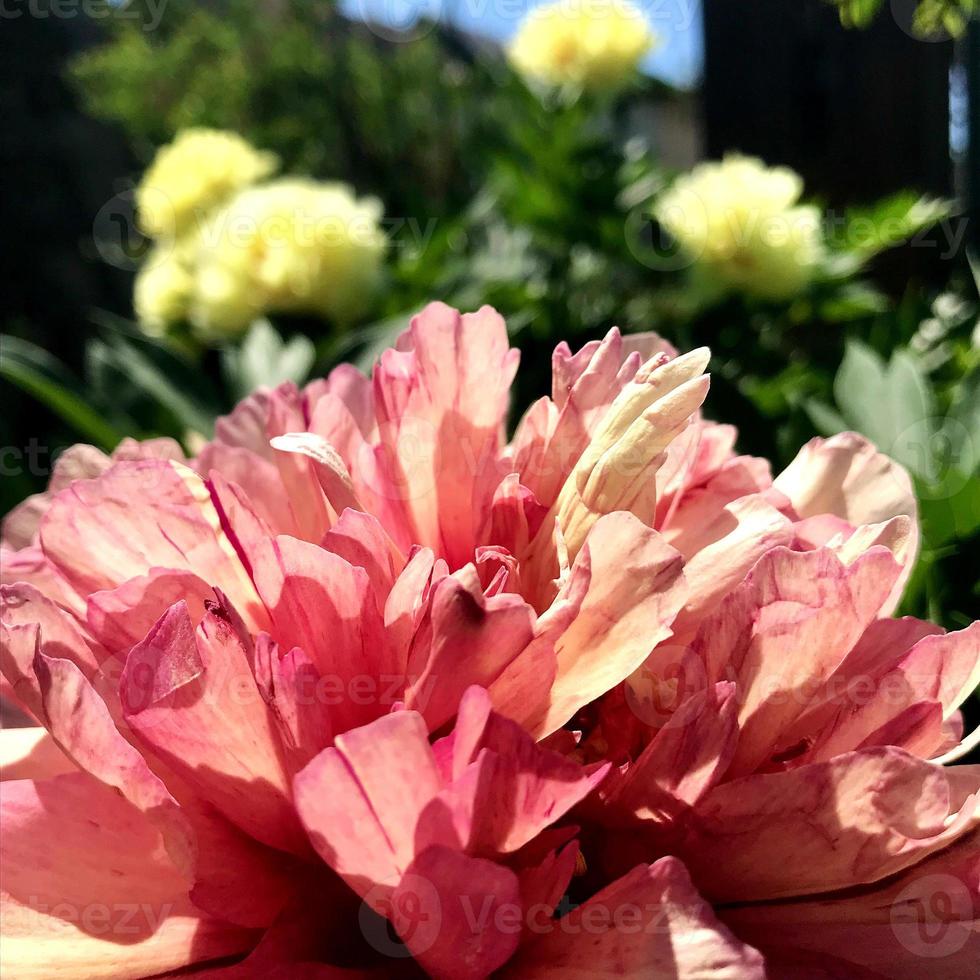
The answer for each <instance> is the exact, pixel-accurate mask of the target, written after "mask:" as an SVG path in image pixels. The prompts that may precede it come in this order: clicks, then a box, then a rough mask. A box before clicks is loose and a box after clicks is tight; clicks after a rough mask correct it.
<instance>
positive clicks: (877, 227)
mask: <svg viewBox="0 0 980 980" xmlns="http://www.w3.org/2000/svg"><path fill="white" fill-rule="evenodd" d="M952 211H953V202H951V201H947V200H943V199H941V198H935V197H927V196H920V195H919V194H916V193H914V192H913V191H899V192H898V193H897V194H893V195H891V196H890V197H886V198H884V199H883V200H881V201H877V202H876V203H875V204H872V205H871V206H870V207H866V208H852V209H850V210H848V211H847V213H846V214H845V215H844V221H843V223H842V224H841V226H840V227H832V228H830V230H829V232H828V243H829V244H830V247H831V248H832V249H835V250H837V251H838V252H842V253H845V254H846V255H849V256H851V258H852V259H853V260H857V261H860V262H867V261H868V259H870V258H872V257H873V256H875V255H878V254H879V253H881V252H884V251H887V250H888V249H890V248H894V247H895V246H896V245H900V244H901V243H902V242H904V241H907V240H908V239H910V238H912V237H914V236H915V235H917V234H918V233H919V232H920V231H923V230H925V229H926V228H930V227H932V226H933V225H935V224H937V223H938V222H940V221H942V220H943V219H945V218H948V217H949V216H950V214H952Z"/></svg>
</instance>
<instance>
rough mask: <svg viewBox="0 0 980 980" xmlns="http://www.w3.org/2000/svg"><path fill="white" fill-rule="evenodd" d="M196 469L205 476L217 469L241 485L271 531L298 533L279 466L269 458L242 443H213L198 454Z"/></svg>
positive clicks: (209, 475) (224, 477)
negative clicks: (237, 444)
mask: <svg viewBox="0 0 980 980" xmlns="http://www.w3.org/2000/svg"><path fill="white" fill-rule="evenodd" d="M195 469H196V470H197V472H198V473H200V474H201V476H203V477H204V478H205V479H211V478H212V476H213V474H214V473H215V472H217V473H220V474H221V477H222V478H223V479H224V480H228V481H230V482H232V483H234V484H236V485H237V486H239V487H241V488H242V490H243V491H244V492H245V494H246V495H247V496H248V499H249V502H250V503H251V505H252V507H253V508H254V509H255V512H256V513H257V514H258V515H259V516H260V517H261V518H262V519H263V520H264V521H265V522H266V523H267V524H268V525H269V526H270V528H272V530H273V531H274V533H276V534H294V535H295V534H298V533H299V526H298V525H297V523H296V519H295V517H294V516H293V511H292V508H291V507H290V505H289V498H288V496H287V495H286V491H285V487H284V486H283V482H282V478H281V477H280V475H279V469H278V467H277V466H276V465H275V463H273V462H272V461H270V460H269V459H267V458H265V457H264V456H259V455H258V454H257V453H255V452H253V451H252V450H251V449H245V448H243V447H241V446H226V445H224V444H223V443H220V442H212V443H209V444H208V445H207V446H205V447H204V449H203V450H202V451H201V453H200V455H199V456H198V457H197V460H196V461H195Z"/></svg>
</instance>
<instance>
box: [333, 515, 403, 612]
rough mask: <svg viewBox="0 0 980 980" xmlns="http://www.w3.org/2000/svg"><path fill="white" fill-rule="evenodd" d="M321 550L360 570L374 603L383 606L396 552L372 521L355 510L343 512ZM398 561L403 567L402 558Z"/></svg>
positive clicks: (383, 533) (389, 588) (372, 519)
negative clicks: (368, 585)
mask: <svg viewBox="0 0 980 980" xmlns="http://www.w3.org/2000/svg"><path fill="white" fill-rule="evenodd" d="M322 546H323V547H324V548H326V550H327V551H332V552H333V553H334V554H335V555H340V557H341V558H343V559H344V560H345V561H346V562H348V563H350V564H351V565H356V566H358V567H360V568H363V569H364V571H365V572H367V575H368V578H369V579H370V581H371V586H372V588H373V589H374V594H375V597H376V598H377V600H378V602H379V603H383V602H384V600H385V599H386V598H387V597H388V593H389V592H390V591H391V587H392V585H394V582H395V554H396V552H395V549H394V546H393V545H392V543H391V540H390V539H389V537H388V535H387V534H386V533H385V530H384V528H383V527H382V526H381V524H380V523H379V521H378V519H377V518H376V517H372V516H371V515H370V514H364V513H361V511H357V510H345V511H343V512H342V513H341V515H340V520H339V521H337V523H336V524H334V526H333V527H332V528H330V530H329V531H327V533H326V535H325V536H324V538H323V542H322ZM398 557H399V558H400V559H401V562H402V563H403V562H404V558H401V555H398ZM399 570H400V568H399Z"/></svg>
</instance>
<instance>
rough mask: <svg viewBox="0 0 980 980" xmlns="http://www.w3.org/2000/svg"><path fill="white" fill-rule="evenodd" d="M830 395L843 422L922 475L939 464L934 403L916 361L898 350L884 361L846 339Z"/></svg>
mask: <svg viewBox="0 0 980 980" xmlns="http://www.w3.org/2000/svg"><path fill="white" fill-rule="evenodd" d="M834 398H835V399H836V401H837V404H838V406H839V407H840V409H841V413H842V414H843V416H844V418H845V419H846V420H847V422H848V424H849V425H851V426H852V427H853V428H855V429H857V430H858V431H859V432H862V433H864V435H866V436H867V437H868V438H869V439H871V441H872V442H874V443H875V444H876V445H877V446H878V448H879V449H881V450H882V451H883V452H885V453H887V454H888V455H890V456H893V457H894V458H895V459H897V460H898V461H899V462H900V463H902V464H903V465H904V466H906V467H908V468H909V469H910V470H912V472H913V473H916V474H917V475H919V476H920V477H922V478H923V479H925V480H930V479H932V478H933V477H934V475H935V473H936V468H937V466H938V465H940V460H939V454H940V453H941V451H942V448H943V447H942V446H941V445H940V444H939V442H941V440H940V441H939V442H937V439H936V435H937V428H938V426H937V420H936V406H935V399H934V396H933V392H932V389H931V388H930V386H929V382H928V381H927V380H926V377H925V373H924V372H923V370H922V366H921V364H920V363H919V361H918V360H917V359H916V358H915V357H913V356H912V355H911V354H910V353H909V352H908V351H907V350H897V351H896V352H895V353H894V354H893V355H892V359H891V361H890V362H889V363H888V365H887V366H886V365H885V363H884V361H882V359H881V358H880V357H879V356H878V355H877V354H876V353H875V352H874V351H872V350H871V349H870V348H868V347H866V346H865V345H864V344H862V343H860V342H859V341H855V340H851V341H849V342H848V344H847V348H846V350H845V353H844V360H843V362H842V363H841V366H840V370H839V371H838V372H837V377H836V378H835V379H834Z"/></svg>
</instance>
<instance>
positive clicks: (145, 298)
mask: <svg viewBox="0 0 980 980" xmlns="http://www.w3.org/2000/svg"><path fill="white" fill-rule="evenodd" d="M193 252H194V243H193V242H192V241H190V240H184V241H181V242H173V241H165V242H161V243H159V244H157V245H155V246H154V247H153V248H152V249H151V250H150V252H149V254H148V255H147V257H146V260H145V261H144V262H143V265H142V266H140V270H139V272H138V273H137V274H136V283H135V285H134V287H133V307H134V308H135V311H136V317H137V319H138V320H139V322H140V325H141V326H142V327H143V329H144V330H145V331H146V332H147V333H148V334H152V335H156V336H162V335H163V334H164V333H166V330H167V328H168V327H169V326H170V325H171V324H173V323H178V322H179V321H181V320H183V319H185V318H186V316H187V307H188V304H189V303H190V298H191V290H192V289H193V286H194V277H193V275H192V272H191V267H190V262H191V260H192V258H193Z"/></svg>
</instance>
